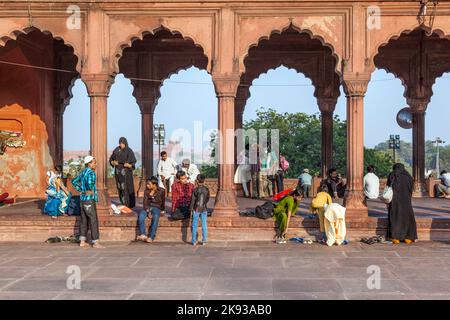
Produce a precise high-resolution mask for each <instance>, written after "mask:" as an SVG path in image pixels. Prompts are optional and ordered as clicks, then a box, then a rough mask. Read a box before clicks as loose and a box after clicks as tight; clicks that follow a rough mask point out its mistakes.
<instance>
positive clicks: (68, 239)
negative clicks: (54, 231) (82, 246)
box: [45, 235, 80, 243]
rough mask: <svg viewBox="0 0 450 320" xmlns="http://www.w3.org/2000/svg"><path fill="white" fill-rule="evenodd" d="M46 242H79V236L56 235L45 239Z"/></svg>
mask: <svg viewBox="0 0 450 320" xmlns="http://www.w3.org/2000/svg"><path fill="white" fill-rule="evenodd" d="M45 242H46V243H57V242H70V243H79V242H80V239H79V236H75V235H71V236H69V237H62V236H56V237H51V238H48V239H47V240H45Z"/></svg>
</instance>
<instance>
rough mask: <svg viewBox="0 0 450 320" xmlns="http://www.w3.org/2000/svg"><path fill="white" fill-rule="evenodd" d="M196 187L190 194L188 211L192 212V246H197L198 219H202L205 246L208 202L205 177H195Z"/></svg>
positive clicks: (201, 175) (203, 243) (200, 175)
mask: <svg viewBox="0 0 450 320" xmlns="http://www.w3.org/2000/svg"><path fill="white" fill-rule="evenodd" d="M197 184H198V186H197V187H196V188H195V189H194V191H193V193H192V199H191V205H190V208H189V210H190V211H191V212H192V245H194V246H195V245H196V244H197V226H198V218H199V216H201V219H202V245H206V237H207V234H208V230H207V225H206V217H207V204H208V201H209V189H208V187H207V186H205V175H204V174H199V175H198V176H197Z"/></svg>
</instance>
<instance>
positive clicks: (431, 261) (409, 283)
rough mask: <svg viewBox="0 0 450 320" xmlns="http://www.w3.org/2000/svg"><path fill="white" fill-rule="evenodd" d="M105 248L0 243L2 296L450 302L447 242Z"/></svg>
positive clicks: (114, 245) (130, 245)
mask: <svg viewBox="0 0 450 320" xmlns="http://www.w3.org/2000/svg"><path fill="white" fill-rule="evenodd" d="M105 245H107V248H106V249H103V250H96V249H91V248H88V249H81V248H79V247H77V246H76V245H75V244H70V243H65V242H63V243H55V244H46V243H0V300H3V299H183V300H187V299H257V300H265V299H450V244H448V243H440V242H418V243H415V244H412V245H410V246H407V245H404V244H401V245H398V246H393V245H392V244H374V245H366V244H362V243H356V242H353V243H350V244H349V245H347V246H341V247H331V248H330V247H326V246H322V245H319V244H312V245H307V244H298V243H288V244H286V245H276V244H274V243H271V242H258V243H247V242H246V243H243V242H217V243H214V242H211V243H209V244H208V246H205V247H202V246H199V247H192V246H190V245H188V244H182V243H154V244H145V243H136V242H114V243H105ZM72 265H75V266H79V267H80V271H81V289H79V290H77V289H68V287H67V282H68V281H67V279H68V277H70V276H71V275H73V274H67V273H66V271H67V270H68V267H69V266H72ZM372 265H375V266H378V267H379V268H380V271H381V281H380V287H379V289H369V288H368V286H367V279H368V277H370V276H371V275H372V273H370V274H369V273H368V270H367V268H368V267H369V266H372ZM72 270H73V269H72ZM71 279H72V280H73V279H74V278H71ZM369 283H372V284H374V283H376V282H373V281H372V282H371V281H369ZM69 284H74V282H73V281H69Z"/></svg>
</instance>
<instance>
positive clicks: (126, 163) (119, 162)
mask: <svg viewBox="0 0 450 320" xmlns="http://www.w3.org/2000/svg"><path fill="white" fill-rule="evenodd" d="M109 163H110V164H111V166H113V167H114V176H115V178H116V186H117V191H118V192H119V197H120V202H121V203H122V204H123V205H125V206H127V207H128V208H134V207H135V206H136V195H135V193H134V183H133V170H134V169H135V164H136V157H135V156H134V152H133V150H131V149H130V147H128V141H127V139H126V138H124V137H121V138H120V139H119V146H118V147H117V148H116V149H114V151H113V153H112V155H111V157H110V158H109Z"/></svg>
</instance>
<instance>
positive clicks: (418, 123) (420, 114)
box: [407, 98, 429, 197]
mask: <svg viewBox="0 0 450 320" xmlns="http://www.w3.org/2000/svg"><path fill="white" fill-rule="evenodd" d="M407 102H408V105H409V106H410V108H411V112H412V115H413V128H412V135H413V139H412V140H413V157H412V158H413V178H414V190H413V197H423V196H425V195H426V194H427V192H426V188H425V110H426V108H427V105H428V102H429V99H427V98H422V99H418V98H408V99H407Z"/></svg>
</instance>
